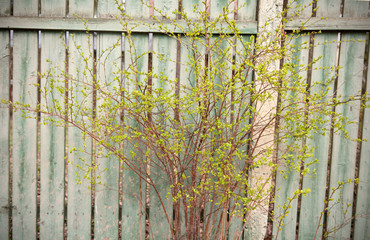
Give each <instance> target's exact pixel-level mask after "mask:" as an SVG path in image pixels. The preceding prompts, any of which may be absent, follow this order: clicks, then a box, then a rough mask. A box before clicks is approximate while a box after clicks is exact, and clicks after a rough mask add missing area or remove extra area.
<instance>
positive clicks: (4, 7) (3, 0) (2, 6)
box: [0, 0, 10, 16]
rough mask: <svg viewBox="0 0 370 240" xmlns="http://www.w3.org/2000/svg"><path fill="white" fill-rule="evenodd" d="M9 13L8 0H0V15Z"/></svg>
mask: <svg viewBox="0 0 370 240" xmlns="http://www.w3.org/2000/svg"><path fill="white" fill-rule="evenodd" d="M9 15H10V0H0V16H9Z"/></svg>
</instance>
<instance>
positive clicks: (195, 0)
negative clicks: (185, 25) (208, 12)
mask: <svg viewBox="0 0 370 240" xmlns="http://www.w3.org/2000/svg"><path fill="white" fill-rule="evenodd" d="M203 2H204V1H202V0H189V1H182V2H181V4H182V12H183V13H184V14H186V15H187V17H188V18H191V19H199V18H200V15H199V13H198V12H196V11H204V10H205V5H204V3H203Z"/></svg>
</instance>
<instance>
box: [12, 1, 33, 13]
mask: <svg viewBox="0 0 370 240" xmlns="http://www.w3.org/2000/svg"><path fill="white" fill-rule="evenodd" d="M13 4H14V6H13V8H14V10H13V14H14V16H30V17H31V16H32V17H36V16H37V15H38V14H39V10H38V0H20V1H14V3H13Z"/></svg>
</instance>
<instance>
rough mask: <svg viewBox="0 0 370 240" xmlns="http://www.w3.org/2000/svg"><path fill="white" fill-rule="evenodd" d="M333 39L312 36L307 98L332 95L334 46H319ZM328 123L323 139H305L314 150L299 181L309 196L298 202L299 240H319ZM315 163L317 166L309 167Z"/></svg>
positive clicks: (315, 136)
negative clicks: (305, 171) (313, 37)
mask: <svg viewBox="0 0 370 240" xmlns="http://www.w3.org/2000/svg"><path fill="white" fill-rule="evenodd" d="M337 37H338V34H336V33H325V34H320V35H316V36H315V40H314V41H315V45H316V46H315V47H314V49H313V59H318V58H319V57H321V59H320V60H319V61H318V62H317V63H316V64H314V65H313V71H312V75H311V76H312V83H311V85H312V86H313V87H312V89H311V90H310V92H311V95H313V94H320V92H321V91H323V92H326V91H327V96H328V97H331V96H332V94H333V89H334V81H333V80H334V76H335V71H334V69H333V68H331V67H334V66H335V64H336V55H337V43H327V44H325V45H323V43H324V42H325V41H328V42H331V41H336V40H337ZM329 80H330V81H329ZM328 83H329V84H328ZM312 114H314V113H312ZM321 117H322V118H323V119H322V120H324V121H328V122H330V116H321ZM328 122H327V123H326V124H322V125H321V126H319V128H320V129H321V130H323V131H324V132H325V135H320V134H318V133H314V132H312V136H313V137H312V138H308V139H307V146H309V147H314V148H315V149H314V152H313V156H312V157H311V158H308V159H307V160H306V167H307V168H308V169H309V173H308V174H306V175H305V177H304V178H303V189H307V188H309V189H311V193H309V194H308V195H307V196H306V197H303V198H302V202H301V214H300V220H299V223H300V227H299V235H298V236H299V239H314V238H315V235H316V230H317V229H318V230H317V236H316V239H321V238H322V226H320V224H323V221H324V216H322V219H321V220H320V216H321V213H322V212H323V211H324V207H325V203H324V200H325V191H326V189H325V187H324V186H325V185H326V178H327V167H328V156H329V155H328V154H329V144H330V125H329V124H328ZM315 159H317V160H318V162H317V163H315V164H312V165H309V164H310V163H312V162H314V161H315ZM319 220H320V222H319Z"/></svg>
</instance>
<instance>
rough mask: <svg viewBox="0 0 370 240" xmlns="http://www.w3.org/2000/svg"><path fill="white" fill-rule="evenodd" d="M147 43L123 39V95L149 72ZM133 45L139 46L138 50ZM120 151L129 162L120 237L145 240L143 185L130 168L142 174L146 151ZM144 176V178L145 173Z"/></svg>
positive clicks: (135, 147)
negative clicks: (134, 71)
mask: <svg viewBox="0 0 370 240" xmlns="http://www.w3.org/2000/svg"><path fill="white" fill-rule="evenodd" d="M148 42H149V40H148V34H134V35H133V36H132V43H133V45H131V44H130V43H129V40H128V39H127V38H125V60H124V61H125V69H127V70H128V69H130V70H128V71H129V72H130V74H127V75H126V76H125V80H124V81H125V85H124V89H125V94H126V96H127V94H132V91H134V90H137V89H138V85H139V84H145V83H146V81H147V80H146V76H145V74H142V73H143V72H147V71H148V54H144V53H147V52H148ZM130 45H131V46H130ZM133 46H140V48H134V47H133ZM132 68H134V69H135V70H137V73H136V74H133V69H132ZM124 119H125V121H126V122H125V125H127V126H132V127H133V128H135V129H137V131H142V130H143V129H142V125H141V124H139V123H138V122H137V121H136V120H134V119H133V117H132V115H129V114H128V113H125V116H124ZM123 148H124V155H125V157H126V158H127V159H128V162H127V163H125V162H124V164H123V167H124V170H123V176H122V183H123V186H122V191H123V193H122V195H123V196H122V237H123V239H144V237H145V218H146V216H145V199H146V197H145V189H146V182H145V181H143V180H141V178H140V177H139V176H138V174H137V173H135V172H134V171H133V170H132V168H133V169H135V170H136V171H137V172H138V173H140V172H144V173H145V171H146V162H145V161H146V157H145V156H144V154H145V152H146V150H145V149H144V146H143V145H142V144H140V143H139V142H138V141H135V142H127V143H124V147H123ZM133 154H134V155H133ZM128 165H129V166H128ZM143 176H144V177H145V174H143ZM132 223H134V224H132Z"/></svg>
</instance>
